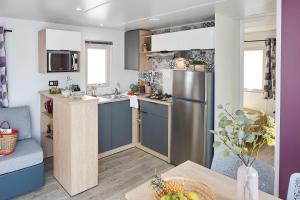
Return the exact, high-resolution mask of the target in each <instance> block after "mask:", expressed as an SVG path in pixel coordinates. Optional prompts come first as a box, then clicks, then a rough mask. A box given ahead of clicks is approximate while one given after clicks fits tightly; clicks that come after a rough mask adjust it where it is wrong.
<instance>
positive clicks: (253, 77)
mask: <svg viewBox="0 0 300 200" xmlns="http://www.w3.org/2000/svg"><path fill="white" fill-rule="evenodd" d="M263 73H264V51H263V50H249V51H248V50H247V51H244V88H245V89H246V90H257V91H262V90H263Z"/></svg>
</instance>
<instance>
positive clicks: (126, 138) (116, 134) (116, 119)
mask: <svg viewBox="0 0 300 200" xmlns="http://www.w3.org/2000/svg"><path fill="white" fill-rule="evenodd" d="M111 118H112V122H111V123H112V126H111V145H112V148H113V149H115V148H118V147H121V146H124V145H127V144H130V143H131V142H132V108H131V107H130V105H129V101H119V102H114V103H112V107H111Z"/></svg>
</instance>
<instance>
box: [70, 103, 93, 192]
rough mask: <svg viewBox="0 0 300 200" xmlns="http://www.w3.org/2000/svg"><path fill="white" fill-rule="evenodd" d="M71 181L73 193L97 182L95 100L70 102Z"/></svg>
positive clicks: (88, 187) (90, 186)
mask: <svg viewBox="0 0 300 200" xmlns="http://www.w3.org/2000/svg"><path fill="white" fill-rule="evenodd" d="M70 114H71V121H70V125H71V135H72V137H71V138H70V139H71V169H72V171H71V182H72V189H71V192H70V194H71V195H75V194H78V193H80V192H83V191H85V190H87V189H90V188H92V187H94V186H96V185H97V184H98V104H97V101H92V102H85V103H80V104H71V113H70Z"/></svg>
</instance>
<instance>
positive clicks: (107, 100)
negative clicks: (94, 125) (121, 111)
mask: <svg viewBox="0 0 300 200" xmlns="http://www.w3.org/2000/svg"><path fill="white" fill-rule="evenodd" d="M147 96H148V94H143V95H138V100H140V101H147V102H151V103H157V104H162V105H167V106H170V105H172V101H161V100H156V99H149V98H147ZM97 98H98V104H105V103H112V102H118V101H127V100H129V97H121V98H116V99H114V98H105V97H97Z"/></svg>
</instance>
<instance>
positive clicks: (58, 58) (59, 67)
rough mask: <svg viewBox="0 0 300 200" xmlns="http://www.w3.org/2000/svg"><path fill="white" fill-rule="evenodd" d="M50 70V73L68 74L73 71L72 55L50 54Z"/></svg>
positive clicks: (53, 52) (60, 52)
mask: <svg viewBox="0 0 300 200" xmlns="http://www.w3.org/2000/svg"><path fill="white" fill-rule="evenodd" d="M48 56H49V57H48V60H49V62H48V70H49V72H68V71H72V69H71V68H72V66H71V62H72V61H71V53H70V52H67V51H51V52H48Z"/></svg>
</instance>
